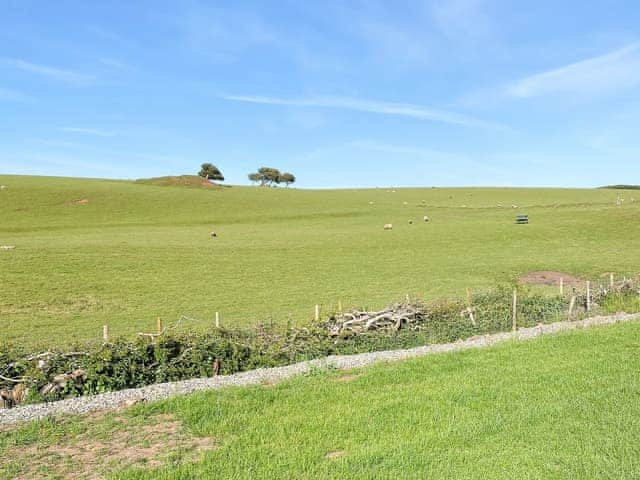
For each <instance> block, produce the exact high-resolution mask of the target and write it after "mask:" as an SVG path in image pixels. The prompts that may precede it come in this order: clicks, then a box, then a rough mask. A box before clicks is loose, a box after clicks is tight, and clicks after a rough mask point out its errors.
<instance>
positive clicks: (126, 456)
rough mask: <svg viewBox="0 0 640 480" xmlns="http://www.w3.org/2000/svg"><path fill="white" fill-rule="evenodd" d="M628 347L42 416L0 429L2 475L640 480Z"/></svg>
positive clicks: (636, 390)
mask: <svg viewBox="0 0 640 480" xmlns="http://www.w3.org/2000/svg"><path fill="white" fill-rule="evenodd" d="M639 340H640V324H638V323H630V324H621V325H616V326H611V327H602V328H597V329H593V330H583V331H575V332H572V333H567V334H560V335H558V336H555V337H546V338H541V339H538V340H534V341H531V342H526V343H515V342H510V343H507V344H502V345H500V346H497V347H493V348H491V349H488V350H475V351H465V352H458V353H452V354H446V355H439V356H435V357H428V358H427V357H424V358H419V359H415V360H410V361H405V362H401V363H394V364H388V365H379V366H375V367H371V368H366V369H362V370H359V371H351V372H348V373H345V372H326V371H319V372H317V373H314V374H311V375H308V376H306V377H298V378H296V379H295V380H292V381H289V382H286V383H282V384H276V385H264V386H260V387H250V388H249V387H246V388H233V389H225V390H222V391H216V392H207V393H199V394H194V395H191V396H186V397H176V398H175V399H172V400H169V401H165V402H162V403H159V404H149V405H142V406H139V407H136V408H134V409H132V410H129V411H124V412H118V413H115V414H107V415H105V416H104V417H98V416H95V415H93V416H89V417H86V418H71V419H69V420H66V421H60V420H57V421H56V420H48V421H42V422H38V423H33V424H30V425H27V426H24V427H21V428H18V429H16V430H12V431H8V432H5V433H3V434H2V435H0V455H2V457H3V458H5V459H6V461H5V462H3V463H2V464H0V473H2V474H3V476H4V477H6V478H16V477H19V476H20V475H24V477H21V478H33V474H34V473H35V472H38V473H39V474H40V475H41V476H43V477H44V476H45V475H51V476H52V477H51V478H71V477H72V476H73V474H76V473H78V472H87V471H90V472H91V474H92V475H93V477H92V478H102V476H101V475H104V476H105V477H107V478H116V479H122V480H125V479H128V480H132V479H137V480H142V479H158V480H163V479H166V480H169V479H178V478H179V479H196V478H211V479H218V478H220V479H221V478H234V479H243V478H247V479H252V478H273V479H288V478H296V479H315V478H322V479H324V478H350V479H398V478H401V479H445V478H446V479H460V478H465V479H483V480H484V479H504V478H509V479H525V478H526V479H531V478H540V479H542V478H544V479H576V478H580V479H592V478H593V479H595V478H598V479H632V478H638V477H639V476H640V460H639V459H640V443H639V442H638V431H640V402H638V399H639V398H640V378H639V377H638V374H637V372H638V369H640V356H638V354H637V349H638V341H639ZM167 430H171V431H172V432H173V433H172V435H171V436H170V437H168V436H167V435H166V432H167ZM154 432H155V433H154ZM142 433H144V434H145V435H146V438H145V439H144V440H140V437H141V434H142ZM113 438H117V439H118V440H117V442H114V441H113V440H112V439H113ZM141 441H144V443H143V445H144V448H141V443H136V442H141ZM101 448H107V451H108V452H109V455H104V454H103V451H102V450H101ZM135 448H137V449H138V450H135V451H136V452H137V455H132V453H131V452H132V449H135ZM123 466H130V468H127V469H125V470H120V471H118V469H121V468H122V467H123ZM107 472H108V473H107ZM54 474H58V475H59V477H54ZM74 478H75V477H74Z"/></svg>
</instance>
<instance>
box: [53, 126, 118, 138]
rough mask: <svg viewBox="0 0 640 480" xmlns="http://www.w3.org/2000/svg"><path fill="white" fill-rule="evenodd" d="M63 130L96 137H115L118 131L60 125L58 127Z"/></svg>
mask: <svg viewBox="0 0 640 480" xmlns="http://www.w3.org/2000/svg"><path fill="white" fill-rule="evenodd" d="M58 130H60V131H61V132H67V133H78V134H81V135H93V136H96V137H115V136H116V133H115V132H111V131H107V130H99V129H97V128H79V127H60V128H58Z"/></svg>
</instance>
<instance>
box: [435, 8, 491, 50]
mask: <svg viewBox="0 0 640 480" xmlns="http://www.w3.org/2000/svg"><path fill="white" fill-rule="evenodd" d="M485 3H486V2H484V1H483V0H449V1H446V2H434V3H433V5H431V13H432V16H433V19H434V21H435V23H436V25H437V27H438V28H439V29H440V31H442V32H443V33H444V34H445V35H447V36H449V37H453V38H455V39H456V40H457V41H461V40H462V38H468V39H476V38H481V37H485V36H487V35H490V34H491V33H492V31H493V25H492V22H491V18H490V17H489V15H487V13H486V12H485V5H484V4H485ZM461 37H462V38H461Z"/></svg>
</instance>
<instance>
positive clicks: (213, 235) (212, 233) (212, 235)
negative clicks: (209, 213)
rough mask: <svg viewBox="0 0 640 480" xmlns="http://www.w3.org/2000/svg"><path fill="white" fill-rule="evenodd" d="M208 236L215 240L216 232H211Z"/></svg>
mask: <svg viewBox="0 0 640 480" xmlns="http://www.w3.org/2000/svg"><path fill="white" fill-rule="evenodd" d="M209 235H211V238H215V237H217V236H218V234H217V233H216V232H211V233H210V234H209Z"/></svg>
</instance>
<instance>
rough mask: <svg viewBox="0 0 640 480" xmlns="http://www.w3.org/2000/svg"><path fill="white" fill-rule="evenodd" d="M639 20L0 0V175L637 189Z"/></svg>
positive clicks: (382, 5)
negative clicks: (205, 166)
mask: <svg viewBox="0 0 640 480" xmlns="http://www.w3.org/2000/svg"><path fill="white" fill-rule="evenodd" d="M639 125H640V8H639V7H638V4H637V2H634V1H628V2H621V1H607V2H604V1H603V2H597V1H594V2H584V1H565V2H557V1H544V0H542V1H531V2H513V1H499V0H495V1H489V0H487V1H483V0H453V1H448V2H447V1H433V2H429V1H409V2H403V1H384V2H376V1H375V0H367V1H362V2H360V1H326V2H303V1H286V0H278V1H267V0H263V1H258V2H250V1H243V2H231V1H228V2H226V1H225V2H222V1H218V2H214V1H210V2H195V1H193V2H191V1H190V2H178V1H172V2H160V1H149V2H145V1H139V2H138V1H137V2H129V1H126V2H125V1H123V2H117V1H110V2H86V1H77V2H75V1H59V2H45V1H40V2H33V1H28V0H15V1H14V0H8V1H7V0H0V173H17V174H44V175H67V176H83V177H109V178H140V177H148V176H160V175H169V174H181V173H195V172H196V171H197V170H198V166H199V164H200V163H202V162H205V161H208V162H212V163H214V164H216V165H217V166H219V167H220V169H221V170H222V171H223V173H224V174H225V176H226V178H227V181H228V182H229V183H233V184H241V183H248V181H247V179H246V174H247V173H249V172H250V171H252V170H255V169H256V168H257V167H259V166H261V165H267V166H274V167H278V168H281V169H283V170H288V171H291V172H293V173H294V174H296V176H297V177H298V185H299V186H301V187H351V186H387V185H395V186H401V185H407V186H414V185H415V186H421V185H425V186H430V185H441V186H444V185H471V186H475V185H513V186H525V185H530V186H595V185H601V184H607V183H640V167H639V161H640V135H639V134H638V126H639Z"/></svg>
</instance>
